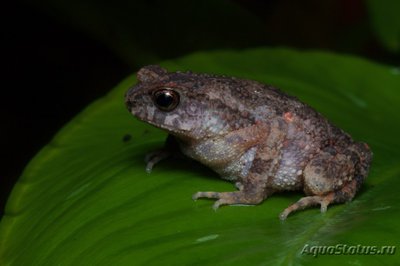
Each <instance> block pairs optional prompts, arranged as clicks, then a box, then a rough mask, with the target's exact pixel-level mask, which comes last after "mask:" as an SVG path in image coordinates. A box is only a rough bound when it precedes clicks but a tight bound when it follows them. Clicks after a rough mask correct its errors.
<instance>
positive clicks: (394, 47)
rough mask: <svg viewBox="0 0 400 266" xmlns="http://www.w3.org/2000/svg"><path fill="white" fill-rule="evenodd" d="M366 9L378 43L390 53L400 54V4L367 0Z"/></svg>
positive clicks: (393, 0)
mask: <svg viewBox="0 0 400 266" xmlns="http://www.w3.org/2000/svg"><path fill="white" fill-rule="evenodd" d="M367 7H368V11H369V14H370V17H371V24H372V27H373V29H374V31H375V34H376V35H377V36H378V38H379V40H380V42H381V43H382V44H383V45H384V46H385V47H386V49H388V50H390V51H391V52H395V53H400V17H399V12H400V2H399V1H396V0H381V1H374V0H367Z"/></svg>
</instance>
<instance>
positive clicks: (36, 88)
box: [0, 0, 400, 215]
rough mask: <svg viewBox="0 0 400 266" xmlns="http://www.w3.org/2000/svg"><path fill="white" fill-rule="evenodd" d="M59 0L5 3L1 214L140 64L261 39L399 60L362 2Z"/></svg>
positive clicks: (395, 62)
mask: <svg viewBox="0 0 400 266" xmlns="http://www.w3.org/2000/svg"><path fill="white" fill-rule="evenodd" d="M55 2H57V1H41V4H38V3H35V2H29V4H28V3H27V2H23V1H14V2H13V3H8V4H7V6H4V7H2V15H1V19H2V23H1V24H2V28H3V30H2V34H1V36H2V46H3V56H2V61H1V62H2V73H3V75H4V77H3V79H2V81H3V82H2V88H1V94H2V95H1V105H0V115H1V116H0V119H1V124H0V125H1V126H0V147H1V154H2V156H1V169H0V186H1V187H0V215H2V213H3V210H4V206H5V202H6V199H7V197H8V196H9V193H10V191H11V189H12V186H13V185H14V184H15V182H16V181H17V178H18V176H20V174H21V172H22V171H23V169H24V167H25V166H26V164H27V163H28V162H29V160H30V159H31V158H32V157H33V156H34V155H35V154H36V153H37V152H38V151H39V150H40V149H41V147H43V146H44V145H46V144H47V143H48V142H49V141H50V140H51V138H52V136H53V135H54V134H55V133H56V132H57V131H58V130H59V129H60V128H61V127H62V126H63V125H64V124H65V123H67V122H68V121H69V120H71V119H72V118H73V117H74V116H75V115H76V114H77V113H79V112H80V111H81V110H82V109H83V108H84V107H85V106H87V105H88V104H90V103H91V102H92V101H93V100H95V99H97V98H99V97H101V96H103V95H104V94H106V93H107V92H108V91H109V90H110V89H112V88H113V87H114V86H115V85H116V84H117V83H118V82H119V81H121V80H122V79H123V78H124V77H126V76H127V75H129V74H131V73H133V72H134V71H136V70H137V69H138V68H139V67H140V66H142V65H144V64H149V63H156V62H157V61H160V60H163V59H168V58H174V57H177V56H180V55H184V54H187V53H190V52H192V51H196V50H208V49H242V48H250V47H257V46H270V47H273V46H289V47H294V48H297V49H321V50H327V51H333V52H340V53H348V54H354V55H358V56H362V57H366V58H369V59H371V60H375V61H378V62H381V63H385V64H392V65H398V64H399V62H400V60H399V53H395V52H393V51H392V52H391V51H389V50H388V49H386V48H385V47H383V46H382V44H381V43H380V42H379V40H378V38H377V37H376V34H374V31H373V28H372V26H371V22H370V18H369V13H368V10H367V7H366V4H365V1H363V0H353V1H351V0H327V1H319V0H308V1H289V0H281V1H279V0H270V1H245V0H232V1H205V2H206V3H208V5H207V4H204V3H202V4H201V3H200V2H202V1H196V2H197V3H195V1H179V0H176V1H130V3H129V4H125V2H123V1H113V4H112V6H111V7H110V6H108V5H105V4H93V3H96V2H95V1H87V3H86V2H79V1H69V2H68V1H66V2H65V3H64V1H59V3H55ZM60 3H61V4H60ZM93 6H95V7H96V8H93ZM121 104H123V103H122V102H121Z"/></svg>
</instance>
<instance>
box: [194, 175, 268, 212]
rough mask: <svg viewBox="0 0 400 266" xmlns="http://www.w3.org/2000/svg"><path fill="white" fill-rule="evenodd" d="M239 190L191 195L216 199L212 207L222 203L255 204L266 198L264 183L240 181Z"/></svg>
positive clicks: (195, 198) (195, 197)
mask: <svg viewBox="0 0 400 266" xmlns="http://www.w3.org/2000/svg"><path fill="white" fill-rule="evenodd" d="M239 189H240V190H239V191H232V192H212V191H208V192H197V193H195V194H194V195H193V197H192V198H193V200H197V199H199V198H209V199H217V201H216V202H215V203H214V205H213V209H215V210H216V209H218V208H219V206H222V205H235V204H246V205H256V204H259V203H261V202H262V201H263V200H264V199H266V198H267V196H268V195H269V193H267V191H266V190H265V185H263V184H262V183H259V182H252V183H249V182H245V183H241V186H240V187H239Z"/></svg>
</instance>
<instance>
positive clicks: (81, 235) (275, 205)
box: [0, 49, 400, 265]
mask: <svg viewBox="0 0 400 266" xmlns="http://www.w3.org/2000/svg"><path fill="white" fill-rule="evenodd" d="M162 65H163V66H164V67H166V68H168V69H169V70H171V71H172V70H188V69H190V70H193V71H198V72H209V73H217V74H225V75H234V76H238V77H243V78H251V79H256V80H259V81H262V82H265V83H269V84H273V85H276V86H278V87H280V88H282V89H283V90H285V91H287V92H289V93H291V94H293V95H296V96H298V97H299V98H300V99H302V100H303V101H305V102H307V103H309V104H310V105H312V106H314V107H315V108H316V109H317V110H318V111H320V112H321V113H323V114H324V115H326V116H327V117H328V118H329V119H330V120H332V121H333V122H334V123H335V124H337V125H338V126H340V127H341V128H343V129H345V130H346V131H347V132H349V133H351V134H352V136H353V137H354V138H355V139H357V140H362V141H366V142H367V143H369V144H370V146H371V147H372V150H373V151H374V154H375V158H374V162H373V167H372V169H371V173H370V175H369V178H368V180H367V183H366V185H365V186H364V187H363V189H362V191H361V192H360V193H359V194H358V195H357V197H356V198H355V200H354V201H353V202H352V203H349V204H342V205H337V206H332V207H330V208H329V209H328V212H327V213H326V214H325V215H322V214H321V213H320V212H319V210H318V209H310V210H307V211H303V212H299V213H296V214H294V215H292V216H290V217H289V219H288V220H287V221H285V222H280V221H279V219H278V214H279V213H280V211H281V210H283V209H284V208H285V207H286V206H288V205H289V204H290V203H292V202H294V201H296V200H297V199H298V198H299V197H301V193H284V194H279V195H274V196H273V197H271V198H270V199H268V200H266V201H265V202H264V203H263V204H261V205H259V206H254V207H234V206H232V207H223V208H221V209H220V210H218V211H217V212H214V211H213V210H212V209H211V205H212V202H211V201H207V200H198V201H197V202H193V201H192V200H191V198H190V197H191V195H192V194H193V193H194V192H196V191H201V190H216V191H230V190H233V189H234V188H233V186H232V184H230V183H228V182H226V181H223V180H221V179H219V178H218V177H217V176H216V175H215V174H214V173H212V172H211V171H210V170H208V169H205V168H204V167H202V166H200V165H198V164H196V163H193V162H185V163H182V161H181V160H170V161H168V162H164V163H161V164H159V165H157V166H156V168H155V169H154V171H153V172H152V173H151V174H146V173H145V171H144V167H145V165H144V162H143V156H144V155H145V154H146V152H148V151H151V150H153V149H155V148H157V147H160V146H161V145H162V143H163V139H164V137H165V135H166V134H165V133H163V132H161V131H160V130H157V129H155V128H152V127H150V126H148V125H146V124H144V123H141V122H138V121H136V120H135V119H133V118H132V117H131V115H130V114H129V113H128V112H127V111H126V109H125V107H124V104H123V95H124V92H125V91H126V90H127V89H128V87H130V86H131V85H132V84H134V83H135V78H134V77H133V76H132V77H129V78H128V79H126V80H125V81H123V82H122V83H121V84H120V85H119V86H118V87H117V88H115V89H114V90H113V91H112V92H111V93H110V94H109V95H108V96H107V97H104V98H103V99H101V100H99V101H97V102H95V103H94V104H92V105H90V106H89V107H88V108H87V109H86V110H84V111H83V112H82V113H81V114H80V115H79V116H78V117H76V118H75V119H74V120H73V121H71V122H70V123H69V124H68V125H67V126H66V127H65V128H64V129H63V130H61V132H60V133H59V134H58V135H57V136H56V137H55V138H54V140H53V141H52V142H51V143H50V144H49V145H47V146H46V147H45V148H44V149H43V150H42V151H41V152H40V153H39V154H38V155H37V156H36V157H35V158H34V159H33V160H32V162H31V163H30V164H29V166H28V167H27V168H26V170H25V172H24V174H23V175H22V176H21V178H20V180H19V182H18V183H17V185H16V186H15V188H14V190H13V192H12V195H11V197H10V199H9V201H8V205H7V208H6V215H5V216H4V217H3V218H2V220H1V224H0V263H1V264H2V265H88V264H91V265H110V264H112V265H132V264H135V265H144V264H146V265H149V264H150V265H152V264H163V265H165V264H174V265H177V264H191V265H196V264H198V265H205V264H217V263H218V264H226V265H228V264H229V265H232V264H234V265H239V264H243V263H246V264H250V265H251V264H268V265H269V264H271V263H273V264H302V263H308V264H317V263H318V264H319V263H321V262H322V263H325V264H326V265H337V264H339V263H340V264H343V265H354V264H356V265H375V264H377V263H379V262H386V263H387V264H390V265H392V264H394V263H395V262H398V261H399V257H398V255H375V256H372V255H370V256H367V255H342V256H329V255H320V256H319V257H318V258H317V259H315V258H314V257H313V256H311V255H305V254H301V250H302V249H303V247H304V246H305V245H306V244H309V245H337V244H345V245H358V244H359V245H378V246H381V245H397V243H398V236H399V227H398V226H397V221H398V220H399V218H400V217H399V200H398V196H397V195H398V193H397V190H398V186H399V185H400V184H399V183H400V179H399V173H400V167H399V164H398V162H399V157H400V155H399V152H398V151H399V148H400V147H399V142H398V135H399V134H400V129H399V125H398V123H397V121H399V119H398V118H399V113H400V110H399V108H400V107H399V103H400V93H399V91H398V88H399V87H400V75H399V72H400V71H399V69H396V68H390V67H386V66H380V65H376V64H373V63H370V62H368V61H366V60H362V59H358V58H353V57H348V56H339V55H332V54H326V53H320V52H295V51H291V50H287V49H255V50H247V51H242V52H234V51H231V52H222V51H221V52H212V53H196V54H193V55H190V56H187V57H184V58H180V59H176V60H173V61H168V62H164V63H162Z"/></svg>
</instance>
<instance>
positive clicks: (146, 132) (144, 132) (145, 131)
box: [142, 129, 150, 135]
mask: <svg viewBox="0 0 400 266" xmlns="http://www.w3.org/2000/svg"><path fill="white" fill-rule="evenodd" d="M149 133H150V131H149V130H147V129H145V130H144V131H143V134H142V135H147V134H149Z"/></svg>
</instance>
